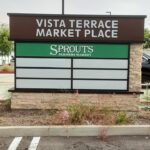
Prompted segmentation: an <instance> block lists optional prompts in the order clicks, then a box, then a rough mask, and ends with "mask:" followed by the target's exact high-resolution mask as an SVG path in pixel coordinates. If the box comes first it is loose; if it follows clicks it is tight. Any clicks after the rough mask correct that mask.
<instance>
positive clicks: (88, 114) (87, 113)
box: [68, 104, 96, 124]
mask: <svg viewBox="0 0 150 150" xmlns="http://www.w3.org/2000/svg"><path fill="white" fill-rule="evenodd" d="M95 111H96V108H95V107H94V106H88V105H84V104H77V105H70V106H69V107H68V112H69V120H70V123H71V124H82V123H83V122H85V121H87V120H90V118H91V119H92V117H93V116H92V115H93V113H95Z"/></svg>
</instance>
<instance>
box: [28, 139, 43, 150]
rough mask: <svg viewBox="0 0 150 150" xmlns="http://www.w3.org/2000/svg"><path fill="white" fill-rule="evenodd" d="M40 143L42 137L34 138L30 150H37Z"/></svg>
mask: <svg viewBox="0 0 150 150" xmlns="http://www.w3.org/2000/svg"><path fill="white" fill-rule="evenodd" d="M39 142H40V137H33V139H32V141H31V143H30V146H29V148H28V150H36V149H37V147H38V144H39Z"/></svg>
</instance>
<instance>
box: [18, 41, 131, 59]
mask: <svg viewBox="0 0 150 150" xmlns="http://www.w3.org/2000/svg"><path fill="white" fill-rule="evenodd" d="M16 56H22V57H25V56H26V57H73V58H75V57H86V58H128V45H127V44H55V43H54V44H52V43H16Z"/></svg>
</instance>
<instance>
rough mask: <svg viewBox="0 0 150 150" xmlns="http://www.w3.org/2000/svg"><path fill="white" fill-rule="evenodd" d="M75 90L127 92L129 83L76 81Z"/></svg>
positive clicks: (74, 83)
mask: <svg viewBox="0 0 150 150" xmlns="http://www.w3.org/2000/svg"><path fill="white" fill-rule="evenodd" d="M73 89H96V90H127V81H112V80H109V81H105V80H74V81H73Z"/></svg>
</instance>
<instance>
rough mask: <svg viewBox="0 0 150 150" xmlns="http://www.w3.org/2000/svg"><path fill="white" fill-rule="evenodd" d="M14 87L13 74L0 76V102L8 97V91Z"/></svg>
mask: <svg viewBox="0 0 150 150" xmlns="http://www.w3.org/2000/svg"><path fill="white" fill-rule="evenodd" d="M12 87H14V74H0V100H6V99H8V98H9V97H10V93H9V92H8V90H9V89H10V88H12Z"/></svg>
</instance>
